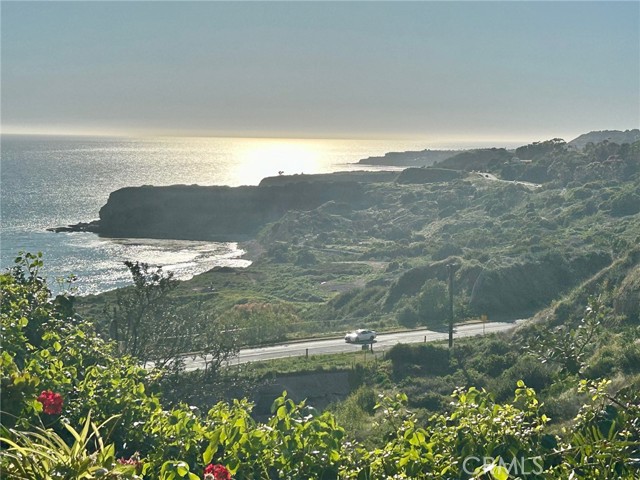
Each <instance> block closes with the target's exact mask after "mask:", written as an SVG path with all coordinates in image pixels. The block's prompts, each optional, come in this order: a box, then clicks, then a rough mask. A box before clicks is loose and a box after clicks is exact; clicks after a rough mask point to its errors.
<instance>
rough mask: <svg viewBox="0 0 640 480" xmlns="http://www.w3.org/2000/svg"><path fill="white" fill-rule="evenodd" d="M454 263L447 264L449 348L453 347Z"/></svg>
mask: <svg viewBox="0 0 640 480" xmlns="http://www.w3.org/2000/svg"><path fill="white" fill-rule="evenodd" d="M454 268H455V265H454V264H452V263H449V264H447V272H448V273H449V349H451V348H453V272H454Z"/></svg>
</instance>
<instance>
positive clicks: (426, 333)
mask: <svg viewBox="0 0 640 480" xmlns="http://www.w3.org/2000/svg"><path fill="white" fill-rule="evenodd" d="M522 321H523V320H516V321H515V322H514V323H505V322H487V323H485V324H484V325H483V324H482V323H471V324H465V325H457V326H456V327H455V329H454V335H453V338H454V341H455V339H456V338H461V337H472V336H475V335H482V334H483V333H484V332H486V333H490V332H499V331H505V330H509V329H511V328H513V327H514V326H515V325H517V324H518V323H520V322H522ZM447 338H449V336H448V334H447V333H446V332H434V331H432V330H426V329H424V330H411V331H408V332H398V333H385V334H380V335H378V338H377V339H376V340H377V341H376V342H375V343H374V344H373V350H374V351H380V350H386V349H388V348H391V347H392V346H394V345H395V344H397V343H420V342H424V341H427V342H433V341H436V340H446V339H447ZM361 348H362V347H361V345H359V344H350V343H346V342H345V341H344V339H343V338H334V339H330V340H306V341H303V342H292V343H284V344H282V345H274V346H270V347H261V348H247V349H244V350H240V353H239V354H238V356H237V357H235V358H234V359H233V360H231V361H230V362H229V363H230V364H234V365H235V364H240V363H248V362H261V361H264V360H272V359H274V358H286V357H303V356H305V355H306V354H307V353H308V354H309V355H326V354H330V353H348V352H356V351H359V350H360V349H361ZM203 366H204V360H202V359H195V360H194V359H192V358H189V359H187V361H186V369H187V370H196V369H198V368H202V367H203Z"/></svg>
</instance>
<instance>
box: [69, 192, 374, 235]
mask: <svg viewBox="0 0 640 480" xmlns="http://www.w3.org/2000/svg"><path fill="white" fill-rule="evenodd" d="M363 200H364V192H363V189H362V187H361V185H360V184H359V183H356V182H312V183H307V182H300V183H292V184H287V185H282V186H259V187H256V186H244V187H235V188H232V187H226V186H210V187H203V186H197V185H190V186H188V185H172V186H167V187H153V186H142V187H127V188H122V189H120V190H116V191H115V192H113V193H112V194H111V195H110V196H109V200H108V201H107V203H106V205H104V206H103V207H102V208H101V209H100V220H98V221H96V222H91V223H90V224H78V225H72V226H70V227H63V228H62V229H58V230H62V231H92V232H96V233H98V234H100V235H102V236H106V237H133V238H171V239H188V240H218V241H224V240H239V239H243V238H247V237H251V236H253V235H255V234H256V233H257V232H258V231H259V230H260V229H261V228H262V227H263V226H264V225H265V224H266V223H268V222H272V221H275V220H278V219H279V218H281V217H282V216H283V215H284V214H285V213H286V212H287V211H290V210H312V209H314V208H317V207H319V206H320V205H322V204H324V203H326V202H329V201H336V202H347V203H350V204H352V205H358V204H359V203H361V202H362V201H363Z"/></svg>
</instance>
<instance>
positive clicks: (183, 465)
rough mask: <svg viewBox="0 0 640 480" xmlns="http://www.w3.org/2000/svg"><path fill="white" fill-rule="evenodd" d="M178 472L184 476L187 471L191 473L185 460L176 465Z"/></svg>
mask: <svg viewBox="0 0 640 480" xmlns="http://www.w3.org/2000/svg"><path fill="white" fill-rule="evenodd" d="M176 472H178V475H180V476H181V477H184V476H185V475H186V474H187V473H189V466H188V465H187V464H186V463H184V462H178V463H177V465H176Z"/></svg>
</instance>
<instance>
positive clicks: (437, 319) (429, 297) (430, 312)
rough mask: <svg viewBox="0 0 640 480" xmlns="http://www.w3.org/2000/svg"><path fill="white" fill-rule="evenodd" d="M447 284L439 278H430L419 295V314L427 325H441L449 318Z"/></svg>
mask: <svg viewBox="0 0 640 480" xmlns="http://www.w3.org/2000/svg"><path fill="white" fill-rule="evenodd" d="M447 299H448V294H447V285H446V284H445V283H444V282H441V281H439V280H435V279H430V280H427V282H426V283H425V284H424V286H423V287H422V290H421V291H420V295H418V315H419V317H420V319H421V321H422V323H424V324H425V325H439V324H442V323H444V322H445V321H446V320H447V314H448V311H449V310H448V302H447Z"/></svg>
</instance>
